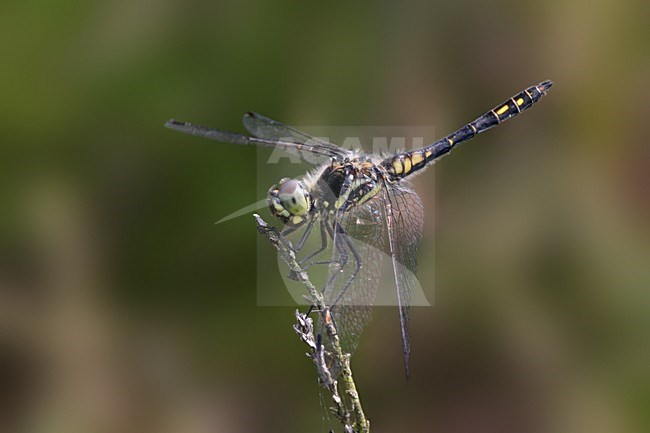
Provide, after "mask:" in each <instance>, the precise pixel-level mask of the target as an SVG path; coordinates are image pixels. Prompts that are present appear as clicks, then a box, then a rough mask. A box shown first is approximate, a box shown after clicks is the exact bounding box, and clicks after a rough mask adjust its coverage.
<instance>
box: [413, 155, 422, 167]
mask: <svg viewBox="0 0 650 433" xmlns="http://www.w3.org/2000/svg"><path fill="white" fill-rule="evenodd" d="M422 161H424V156H422V154H421V153H420V152H417V153H414V154H413V155H411V162H412V163H413V166H414V167H415V166H416V165H419V164H421V163H422Z"/></svg>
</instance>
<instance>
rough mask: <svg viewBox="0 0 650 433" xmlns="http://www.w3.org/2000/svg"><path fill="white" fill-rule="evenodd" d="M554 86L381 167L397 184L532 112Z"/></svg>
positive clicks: (532, 91)
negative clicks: (474, 140)
mask: <svg viewBox="0 0 650 433" xmlns="http://www.w3.org/2000/svg"><path fill="white" fill-rule="evenodd" d="M552 85H553V82H552V81H544V82H542V83H539V84H538V85H536V86H531V87H529V88H527V89H526V90H522V91H521V92H519V93H517V94H516V95H515V96H513V97H512V98H510V99H508V100H507V101H504V102H503V103H501V104H499V105H497V106H496V107H494V108H493V109H492V110H490V111H488V112H487V113H485V114H483V115H482V116H480V117H478V118H477V119H476V120H474V121H473V122H470V123H468V124H466V125H465V126H463V127H462V128H460V129H458V130H457V131H454V132H452V133H451V134H449V135H448V136H446V137H445V138H443V139H441V140H438V141H436V142H435V143H433V144H430V145H428V146H426V147H424V148H422V149H418V150H413V151H410V152H403V153H399V154H397V155H394V156H391V157H389V158H386V159H385V160H384V161H382V162H381V165H382V166H383V167H384V168H385V169H386V171H387V172H388V175H389V176H390V178H391V180H393V181H397V180H399V179H403V178H405V177H407V176H410V175H412V174H414V173H415V172H417V171H418V170H421V169H423V168H424V167H426V166H427V165H428V164H429V163H431V162H433V161H435V160H436V159H438V158H440V157H441V156H443V155H445V154H447V153H449V151H450V150H451V149H452V148H453V147H454V146H457V145H458V144H460V143H462V142H464V141H468V140H471V139H472V138H474V137H475V136H476V135H477V134H480V133H481V132H484V131H487V130H488V129H490V128H492V127H494V126H496V125H498V124H499V123H501V122H503V121H505V120H508V119H510V118H511V117H515V116H516V115H518V114H519V113H521V112H522V111H524V110H526V109H528V108H530V107H531V106H533V104H535V103H536V102H538V101H539V100H540V99H541V98H542V96H544V95H546V92H547V91H548V89H550V88H551V86H552Z"/></svg>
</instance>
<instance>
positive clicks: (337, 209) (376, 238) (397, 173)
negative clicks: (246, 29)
mask: <svg viewBox="0 0 650 433" xmlns="http://www.w3.org/2000/svg"><path fill="white" fill-rule="evenodd" d="M552 85H553V82H552V81H550V80H547V81H543V82H541V83H539V84H537V85H534V86H530V87H528V88H526V89H525V90H522V91H521V92H519V93H517V94H516V95H515V96H513V97H511V98H510V99H508V100H506V101H504V102H502V103H501V104H499V105H497V106H496V107H495V108H493V109H492V110H490V111H487V112H486V113H484V114H483V115H481V116H479V117H478V118H476V119H475V120H474V121H472V122H469V123H467V124H466V125H464V126H463V127H462V128H460V129H458V130H456V131H454V132H452V133H451V134H449V135H447V136H446V137H444V138H442V139H440V140H437V141H435V142H434V143H432V144H429V145H427V146H425V147H422V148H420V149H415V150H411V151H399V152H396V153H392V154H389V155H382V154H374V153H364V152H363V151H362V150H359V149H345V148H343V147H340V146H337V145H335V144H333V143H330V142H328V141H326V140H324V139H320V138H315V137H312V136H310V135H308V134H306V133H304V132H302V131H299V130H297V129H295V128H293V127H291V126H287V125H285V124H283V123H280V122H278V121H275V120H272V119H269V118H267V117H264V116H262V115H259V114H255V113H246V114H245V115H244V117H243V124H244V127H245V128H246V129H247V130H248V132H249V133H250V134H251V135H244V134H239V133H235V132H230V131H225V130H220V129H214V128H209V127H205V126H200V125H196V124H193V123H190V122H182V121H178V120H174V119H172V120H169V121H168V122H167V123H166V124H165V126H166V127H168V128H170V129H172V130H175V131H178V132H182V133H186V134H190V135H195V136H200V137H204V138H208V139H212V140H216V141H220V142H227V143H233V144H239V145H254V146H263V147H271V148H274V149H279V150H283V151H286V152H288V153H291V154H292V155H297V156H298V157H300V158H301V159H302V160H304V161H306V162H309V163H310V164H312V165H314V166H315V167H314V168H312V170H310V171H309V172H307V173H306V174H305V176H303V177H301V178H296V179H290V178H284V179H281V180H280V181H279V182H278V183H277V184H276V185H273V186H272V187H271V188H270V189H269V192H268V196H267V203H268V206H269V209H270V211H271V213H272V214H273V215H274V216H275V217H277V218H278V219H279V220H280V221H281V222H282V223H283V224H284V228H283V229H282V231H281V236H282V237H285V238H286V237H288V236H290V235H292V233H295V232H298V233H300V232H301V234H300V237H299V238H298V239H297V240H296V241H295V242H294V243H290V245H291V246H292V248H293V249H294V251H295V252H296V253H301V254H303V257H301V259H300V264H301V265H302V266H303V268H304V269H307V268H309V267H311V266H314V265H318V264H326V265H328V266H329V267H328V276H327V279H326V282H325V283H324V287H323V289H322V292H323V297H324V299H325V302H326V305H329V307H330V314H331V316H332V320H333V321H334V323H335V325H336V329H337V333H338V334H339V336H340V339H341V344H342V346H343V349H344V350H345V351H346V352H347V353H350V354H352V353H353V352H354V350H355V349H356V347H357V345H358V342H359V339H360V337H361V334H362V332H363V329H364V327H365V326H366V324H367V322H368V321H369V319H370V317H371V313H372V308H373V304H374V303H375V299H376V295H377V288H378V287H379V285H380V278H381V275H382V269H383V265H384V262H385V261H386V262H389V263H390V267H391V271H392V272H390V273H391V276H392V278H391V279H392V285H393V286H394V289H395V299H396V304H395V305H396V306H397V310H398V314H399V323H400V334H401V340H402V352H403V356H404V363H405V371H406V376H407V379H408V378H409V376H410V367H409V365H410V355H411V337H410V329H409V320H410V308H411V306H412V301H413V294H414V290H415V289H416V288H417V287H418V279H417V255H418V250H419V248H420V243H421V240H422V236H423V228H424V210H423V206H422V202H421V200H420V198H419V197H418V194H417V193H416V192H415V190H414V189H413V187H412V185H411V184H410V182H409V180H410V179H411V178H412V177H413V176H414V175H416V174H418V173H421V172H422V170H424V169H426V168H427V167H429V166H431V165H432V164H433V163H434V162H436V161H437V160H438V159H440V158H441V157H442V156H444V155H446V154H448V153H449V152H450V151H451V150H452V149H453V148H454V147H456V146H458V145H459V144H460V143H463V142H465V141H468V140H471V139H472V138H474V137H475V136H477V135H478V134H480V133H482V132H484V131H487V130H488V129H491V128H493V127H494V126H496V125H499V124H500V123H502V122H504V121H505V120H507V119H510V118H512V117H515V116H517V115H518V114H519V113H521V112H523V111H525V110H527V109H528V108H530V107H532V106H533V105H534V104H535V103H537V102H538V101H539V100H540V99H541V98H542V97H543V96H544V95H546V92H547V91H548V90H549V89H550V88H551V86H552ZM315 229H316V230H315ZM315 231H320V245H319V246H318V247H317V248H316V249H314V250H313V251H310V252H309V253H308V254H304V253H305V251H302V250H303V249H304V247H305V245H306V244H307V239H309V238H310V237H311V236H312V234H313V233H315ZM292 236H295V235H292ZM323 256H325V258H324V259H322V257H323ZM384 258H386V260H384Z"/></svg>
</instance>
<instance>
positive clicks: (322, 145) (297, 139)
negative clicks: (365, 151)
mask: <svg viewBox="0 0 650 433" xmlns="http://www.w3.org/2000/svg"><path fill="white" fill-rule="evenodd" d="M242 122H243V123H244V127H245V128H246V129H247V130H248V132H250V133H251V134H253V135H254V136H256V137H259V138H263V139H269V140H281V141H285V142H293V143H299V144H306V145H310V146H312V147H313V148H315V149H319V150H320V151H321V153H323V154H324V153H329V154H331V155H332V156H335V155H336V156H343V157H345V156H349V155H350V152H349V151H347V150H345V149H343V148H342V147H339V146H337V145H335V144H332V143H330V142H328V141H326V140H323V139H321V138H317V137H312V136H311V135H309V134H307V133H305V132H302V131H300V130H298V129H296V128H294V127H293V126H289V125H285V124H284V123H282V122H278V121H277V120H273V119H270V118H268V117H265V116H262V115H261V114H257V113H252V112H248V113H246V114H244V117H243V119H242ZM322 162H326V160H323V158H320V160H319V161H318V163H322Z"/></svg>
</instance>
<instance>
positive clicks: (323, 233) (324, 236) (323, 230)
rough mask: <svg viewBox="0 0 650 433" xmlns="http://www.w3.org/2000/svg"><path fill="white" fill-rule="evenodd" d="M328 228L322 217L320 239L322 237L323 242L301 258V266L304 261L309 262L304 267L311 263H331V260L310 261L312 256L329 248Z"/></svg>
mask: <svg viewBox="0 0 650 433" xmlns="http://www.w3.org/2000/svg"><path fill="white" fill-rule="evenodd" d="M327 236H328V233H327V229H326V228H325V222H324V221H323V220H322V219H321V221H320V239H321V244H320V247H318V248H317V249H316V250H315V251H313V252H311V253H310V254H309V255H308V256H307V257H305V258H303V259H302V260H300V262H299V263H300V266H303V264H304V263H307V264H306V266H303V269H305V270H306V269H307V268H309V267H310V266H311V265H320V264H325V263H330V261H325V260H323V261H319V262H313V261H312V262H310V261H309V260H311V259H312V258H314V257H315V256H317V255H318V254H320V253H322V252H323V251H325V249H326V248H327Z"/></svg>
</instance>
